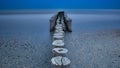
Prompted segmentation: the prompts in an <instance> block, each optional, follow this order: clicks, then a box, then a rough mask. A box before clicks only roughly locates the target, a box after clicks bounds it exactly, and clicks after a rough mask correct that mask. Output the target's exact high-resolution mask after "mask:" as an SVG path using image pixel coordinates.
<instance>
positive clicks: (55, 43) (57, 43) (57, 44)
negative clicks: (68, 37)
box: [52, 40, 65, 46]
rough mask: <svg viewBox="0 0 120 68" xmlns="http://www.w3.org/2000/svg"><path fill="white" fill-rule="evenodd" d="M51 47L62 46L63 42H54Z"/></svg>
mask: <svg viewBox="0 0 120 68" xmlns="http://www.w3.org/2000/svg"><path fill="white" fill-rule="evenodd" d="M52 45H53V46H64V45H65V44H64V42H63V40H54V41H53V43H52Z"/></svg>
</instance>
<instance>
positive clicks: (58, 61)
mask: <svg viewBox="0 0 120 68" xmlns="http://www.w3.org/2000/svg"><path fill="white" fill-rule="evenodd" d="M51 62H52V64H53V65H58V66H67V65H69V64H70V63H71V61H70V59H68V58H67V57H62V56H56V57H53V58H52V59H51Z"/></svg>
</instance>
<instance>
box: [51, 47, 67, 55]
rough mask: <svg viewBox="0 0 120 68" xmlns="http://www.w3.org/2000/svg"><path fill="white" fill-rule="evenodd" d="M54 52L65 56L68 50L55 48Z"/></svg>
mask: <svg viewBox="0 0 120 68" xmlns="http://www.w3.org/2000/svg"><path fill="white" fill-rule="evenodd" d="M52 51H53V52H55V53H60V54H65V53H67V52H68V49H66V48H54V49H53V50H52Z"/></svg>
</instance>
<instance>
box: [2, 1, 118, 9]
mask: <svg viewBox="0 0 120 68" xmlns="http://www.w3.org/2000/svg"><path fill="white" fill-rule="evenodd" d="M0 9H1V10H3V9H120V0H0Z"/></svg>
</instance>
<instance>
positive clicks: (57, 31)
mask: <svg viewBox="0 0 120 68" xmlns="http://www.w3.org/2000/svg"><path fill="white" fill-rule="evenodd" d="M55 33H64V31H59V30H55Z"/></svg>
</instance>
